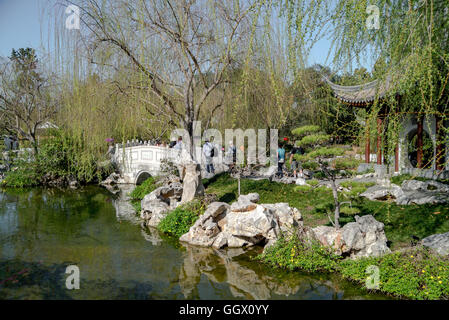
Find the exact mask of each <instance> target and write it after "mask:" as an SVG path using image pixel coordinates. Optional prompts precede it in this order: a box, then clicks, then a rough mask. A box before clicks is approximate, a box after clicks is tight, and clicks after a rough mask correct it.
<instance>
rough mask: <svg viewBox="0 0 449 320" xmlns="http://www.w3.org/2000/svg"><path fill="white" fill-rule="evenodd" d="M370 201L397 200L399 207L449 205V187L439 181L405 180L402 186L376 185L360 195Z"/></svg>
mask: <svg viewBox="0 0 449 320" xmlns="http://www.w3.org/2000/svg"><path fill="white" fill-rule="evenodd" d="M360 196H362V197H366V198H368V199H370V200H383V199H385V198H387V197H392V198H394V199H395V201H396V203H397V204H399V205H410V204H426V203H429V204H444V203H449V185H446V184H443V183H440V182H437V181H433V180H431V181H418V180H405V181H404V182H403V183H402V185H401V186H398V185H395V184H391V186H381V185H375V186H372V187H370V188H368V189H367V190H366V191H365V192H363V193H362V194H360Z"/></svg>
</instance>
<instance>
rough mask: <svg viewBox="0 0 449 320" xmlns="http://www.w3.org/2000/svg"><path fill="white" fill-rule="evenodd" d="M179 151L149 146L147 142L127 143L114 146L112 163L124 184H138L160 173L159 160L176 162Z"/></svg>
mask: <svg viewBox="0 0 449 320" xmlns="http://www.w3.org/2000/svg"><path fill="white" fill-rule="evenodd" d="M178 155H179V151H178V150H176V149H172V148H168V147H159V146H154V145H150V143H148V142H146V141H145V142H137V141H136V142H134V141H132V142H128V143H126V145H125V146H123V145H121V144H116V145H115V152H114V155H113V161H114V162H115V163H116V164H117V167H118V169H119V171H120V174H121V175H122V177H123V180H124V182H125V183H132V184H140V183H142V182H143V181H145V180H146V179H147V178H148V177H150V176H155V175H159V174H160V173H161V160H163V159H167V160H170V161H172V162H174V163H176V162H177V158H178Z"/></svg>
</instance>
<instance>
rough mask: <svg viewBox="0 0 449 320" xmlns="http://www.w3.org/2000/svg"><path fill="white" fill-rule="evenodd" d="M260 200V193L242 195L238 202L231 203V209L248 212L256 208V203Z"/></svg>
mask: <svg viewBox="0 0 449 320" xmlns="http://www.w3.org/2000/svg"><path fill="white" fill-rule="evenodd" d="M257 202H259V194H258V193H249V194H247V195H240V196H239V198H238V199H237V201H236V202H234V203H233V204H232V205H231V211H234V212H246V211H251V210H254V209H255V208H256V206H257V205H256V203H257Z"/></svg>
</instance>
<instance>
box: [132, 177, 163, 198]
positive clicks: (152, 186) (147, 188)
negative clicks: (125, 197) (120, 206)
mask: <svg viewBox="0 0 449 320" xmlns="http://www.w3.org/2000/svg"><path fill="white" fill-rule="evenodd" d="M157 180H158V179H157V177H149V178H148V179H147V180H145V181H144V182H143V183H142V184H141V185H138V186H136V188H135V189H134V190H133V191H131V193H130V194H129V196H130V197H131V199H132V200H142V199H143V198H144V197H145V196H146V195H147V194H149V193H151V192H152V191H154V190H156V189H157V187H158V185H157Z"/></svg>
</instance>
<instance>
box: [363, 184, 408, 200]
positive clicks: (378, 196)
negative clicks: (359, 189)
mask: <svg viewBox="0 0 449 320" xmlns="http://www.w3.org/2000/svg"><path fill="white" fill-rule="evenodd" d="M360 196H361V197H365V198H368V199H369V200H382V199H385V198H387V197H388V196H391V197H394V198H396V199H398V198H401V197H403V196H404V192H403V191H402V189H401V187H399V186H398V185H395V184H391V185H390V186H389V187H388V186H382V185H375V186H372V187H369V188H368V189H367V190H366V191H365V192H363V193H361V194H360Z"/></svg>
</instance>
